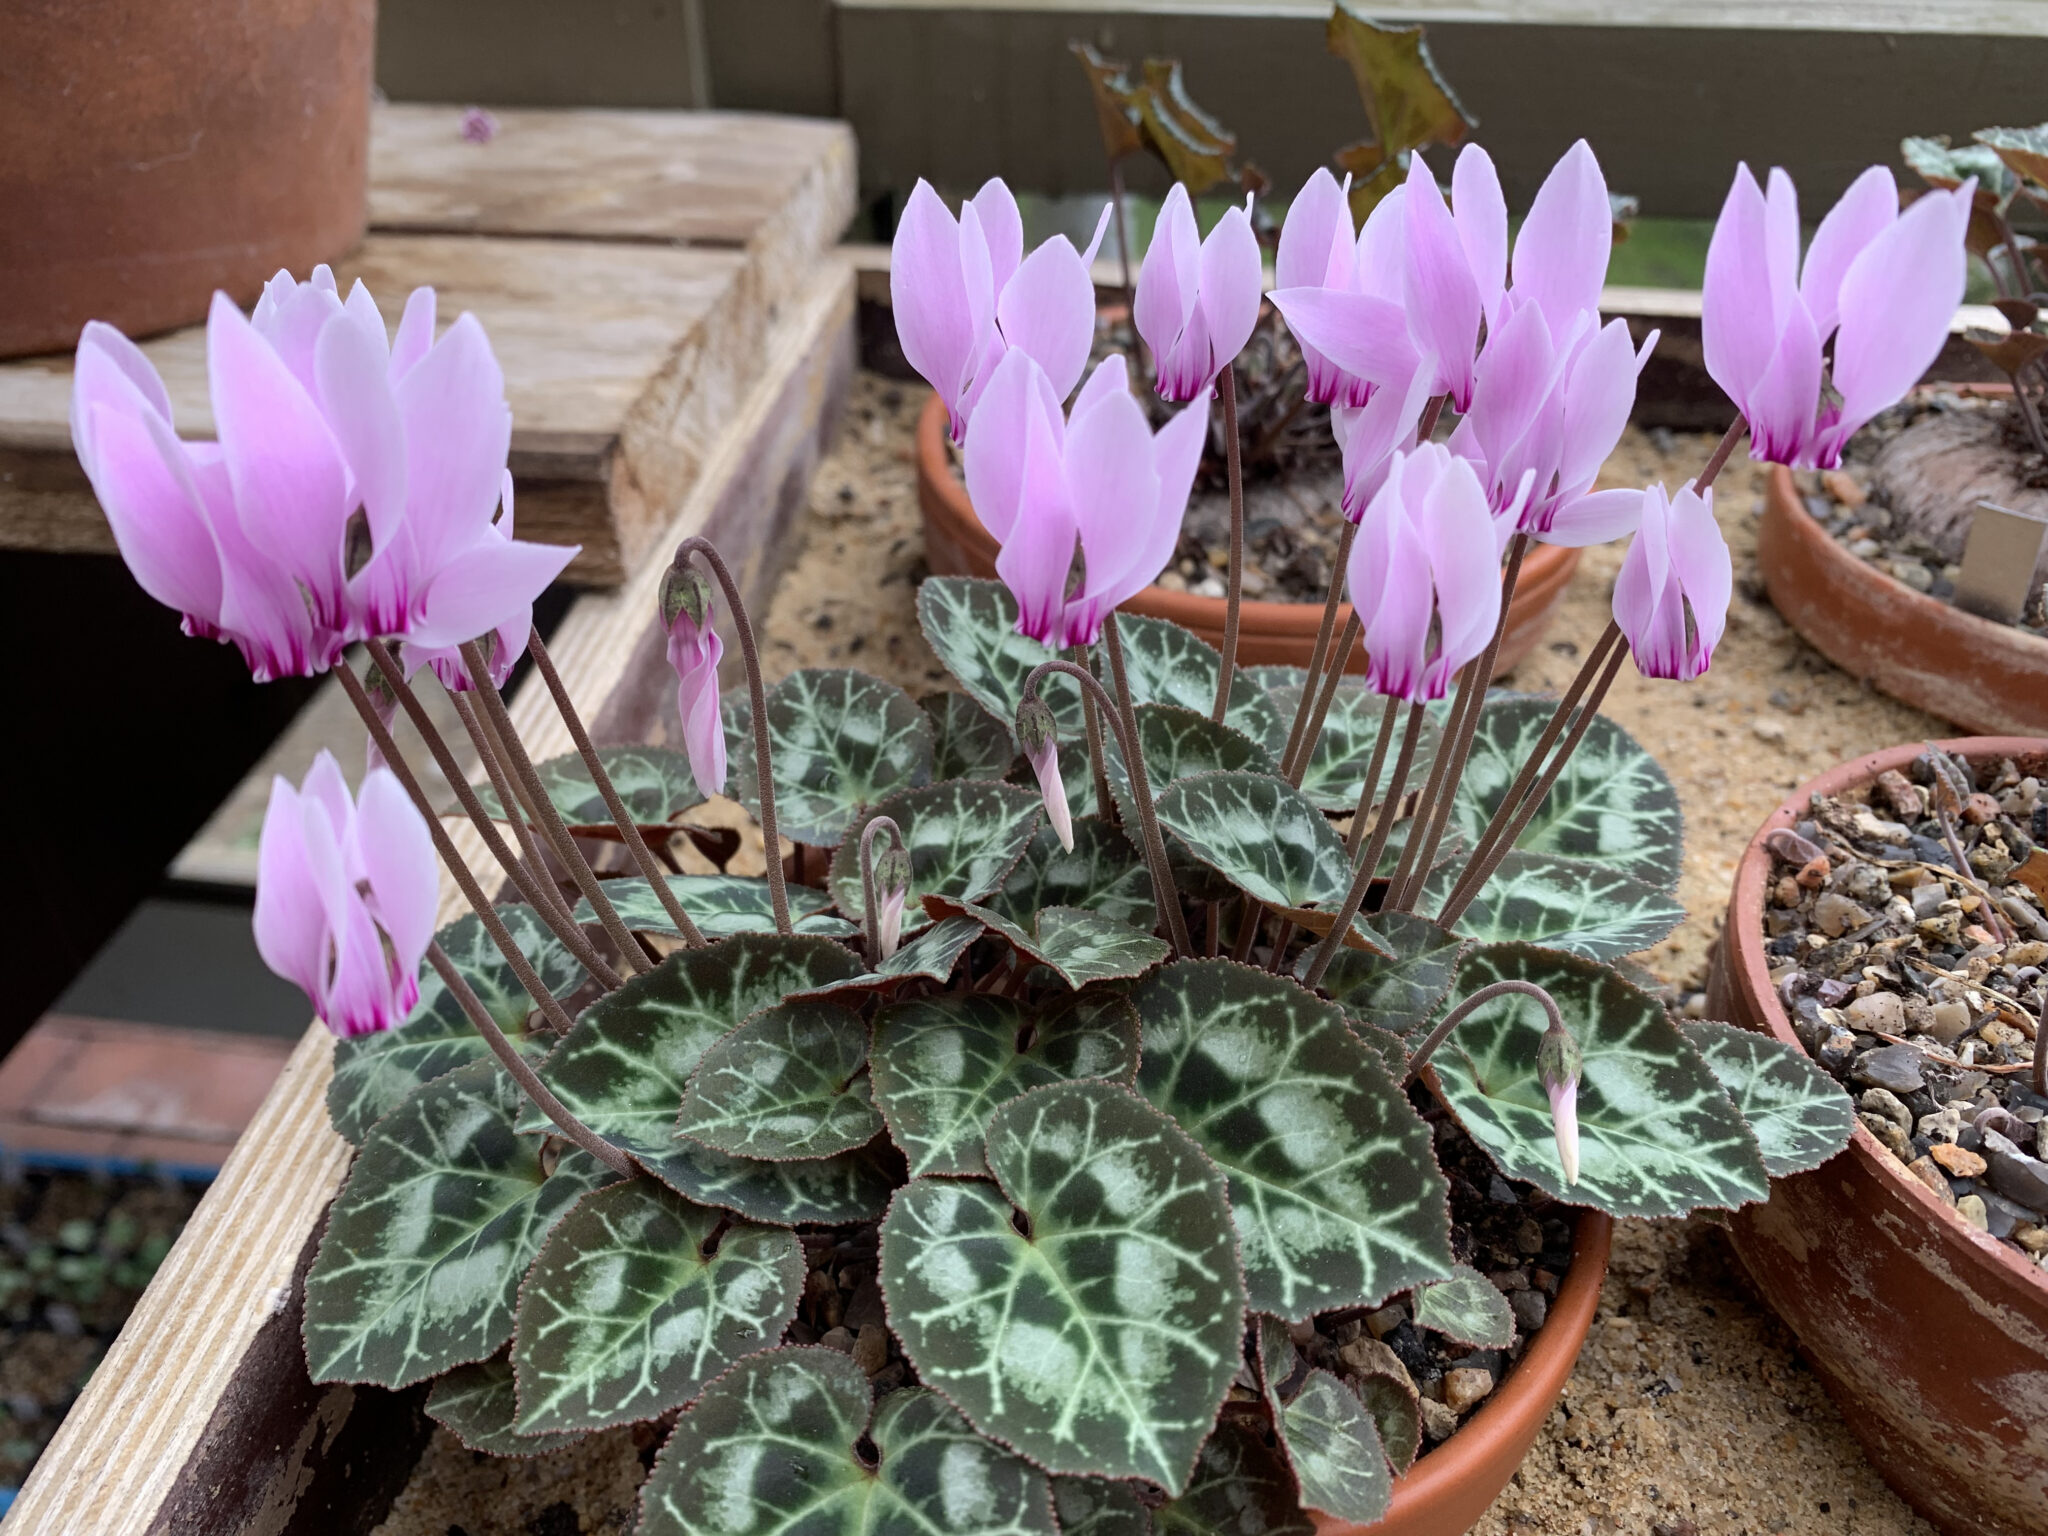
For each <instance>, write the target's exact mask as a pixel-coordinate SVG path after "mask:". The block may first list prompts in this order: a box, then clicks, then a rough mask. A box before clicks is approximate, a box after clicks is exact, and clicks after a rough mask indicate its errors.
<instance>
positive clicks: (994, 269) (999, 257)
mask: <svg viewBox="0 0 2048 1536" xmlns="http://www.w3.org/2000/svg"><path fill="white" fill-rule="evenodd" d="M969 202H970V205H971V206H972V207H973V209H974V221H975V223H977V224H978V225H980V226H981V238H982V242H983V244H984V245H985V246H986V248H987V250H988V275H989V288H990V291H991V292H994V293H1001V292H1002V291H1003V286H1004V284H1006V283H1008V282H1009V281H1010V279H1011V277H1012V276H1014V275H1015V273H1016V271H1017V267H1018V265H1019V263H1021V262H1022V261H1023V260H1024V216H1023V215H1022V214H1021V213H1019V212H1018V211H1017V199H1016V198H1015V197H1014V196H1012V195H1011V192H1010V188H1009V184H1008V183H1006V182H1005V181H1004V180H1003V179H1002V177H1000V176H991V177H990V178H989V179H988V180H987V181H985V182H983V183H982V184H981V190H980V191H979V192H977V193H975V194H974V196H973V197H972V198H971V199H969Z"/></svg>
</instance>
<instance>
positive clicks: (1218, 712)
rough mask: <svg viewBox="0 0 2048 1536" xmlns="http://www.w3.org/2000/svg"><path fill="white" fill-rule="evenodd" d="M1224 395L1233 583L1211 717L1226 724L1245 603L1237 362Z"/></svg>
mask: <svg viewBox="0 0 2048 1536" xmlns="http://www.w3.org/2000/svg"><path fill="white" fill-rule="evenodd" d="M1216 392H1217V394H1219V395H1220V396H1222V398H1223V462H1224V466H1225V469H1226V471H1227V472H1228V474H1229V476H1230V584H1229V595H1228V596H1227V597H1225V598H1224V601H1223V665H1222V666H1221V667H1220V668H1219V669H1218V670H1217V673H1216V707H1215V708H1214V709H1213V710H1211V711H1210V718H1211V719H1213V720H1214V721H1215V722H1216V723H1217V724H1218V725H1221V724H1222V723H1223V711H1224V709H1225V707H1226V706H1228V704H1229V703H1230V682H1231V679H1232V678H1233V677H1235V676H1236V675H1237V620H1238V610H1239V609H1240V608H1241V607H1243V606H1244V462H1243V457H1244V450H1243V448H1242V446H1241V445H1240V444H1239V442H1238V440H1237V365H1236V364H1235V363H1225V364H1224V365H1223V371H1222V372H1221V373H1219V374H1218V375H1217V376H1216Z"/></svg>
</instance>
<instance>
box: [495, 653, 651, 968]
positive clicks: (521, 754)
mask: <svg viewBox="0 0 2048 1536" xmlns="http://www.w3.org/2000/svg"><path fill="white" fill-rule="evenodd" d="M457 654H458V655H460V656H461V657H462V664H463V665H464V666H465V667H467V668H468V669H469V682H470V691H471V692H472V693H474V694H475V695H476V696H477V698H478V699H480V700H481V701H482V702H483V707H484V714H485V715H486V716H487V717H489V719H490V722H491V724H492V725H494V726H496V727H497V731H498V741H499V742H500V743H501V744H502V745H503V746H504V748H505V756H506V757H507V758H509V759H511V768H512V773H513V776H514V777H515V778H517V779H518V780H519V782H520V783H522V784H524V785H525V786H526V801H527V804H528V805H530V806H532V807H533V810H534V812H535V814H536V815H538V816H539V817H540V829H541V831H543V832H545V833H546V834H547V839H548V841H549V842H550V843H552V844H553V845H554V849H555V857H556V858H558V859H560V860H561V861H562V867H563V868H565V869H566V870H568V871H569V878H570V879H571V880H573V881H575V882H576V889H577V890H579V891H581V892H582V893H583V899H584V900H585V901H587V902H589V903H590V909H591V910H592V911H593V912H595V913H596V914H597V920H598V922H599V924H600V925H602V926H603V928H604V931H605V937H606V938H608V939H610V940H611V941H612V947H613V948H614V949H616V950H617V951H618V952H619V958H620V959H621V960H623V961H624V962H625V963H626V965H627V966H628V967H629V968H631V969H632V970H633V971H634V972H636V973H637V972H640V971H644V970H646V969H648V968H649V966H650V965H652V963H653V962H652V961H650V960H649V959H648V958H647V955H646V953H645V951H643V950H642V949H641V948H640V945H639V943H638V942H637V941H636V940H635V939H634V937H633V935H632V933H631V932H630V931H629V930H628V929H627V927H626V925H625V923H624V922H622V921H620V918H619V913H618V909H617V908H615V907H614V906H613V905H612V902H611V898H610V897H609V896H607V895H605V893H604V890H603V888H602V887H601V886H600V885H599V883H598V879H597V871H596V870H594V869H592V868H591V867H590V861H589V860H588V859H586V858H584V856H583V850H582V849H581V848H578V847H577V846H576V839H574V838H573V837H571V836H570V835H569V829H568V827H567V826H565V825H563V822H562V813H561V812H560V811H558V810H556V809H555V803H554V801H552V800H550V799H549V798H548V791H547V786H546V785H544V784H542V783H541V781H540V774H539V773H538V772H537V771H536V770H535V768H534V766H533V759H532V757H531V756H529V755H528V753H527V750H526V745H525V743H524V742H522V741H520V739H519V732H518V730H517V728H515V727H514V726H513V724H512V712H511V711H510V710H508V709H507V708H506V707H505V700H504V696H503V695H501V694H500V693H499V692H498V687H497V684H495V683H493V682H492V681H491V671H490V663H489V662H488V661H487V660H486V659H485V657H484V652H483V647H482V646H480V645H478V644H477V643H476V642H475V641H474V640H466V641H464V642H463V643H462V645H461V646H459V647H458V648H457Z"/></svg>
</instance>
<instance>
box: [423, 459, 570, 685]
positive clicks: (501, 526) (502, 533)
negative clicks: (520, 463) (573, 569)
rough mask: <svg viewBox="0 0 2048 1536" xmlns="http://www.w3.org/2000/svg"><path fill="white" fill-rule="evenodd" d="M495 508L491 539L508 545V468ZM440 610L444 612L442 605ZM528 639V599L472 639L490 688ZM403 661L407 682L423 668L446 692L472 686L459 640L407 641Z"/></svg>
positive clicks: (530, 632) (530, 624)
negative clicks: (438, 642)
mask: <svg viewBox="0 0 2048 1536" xmlns="http://www.w3.org/2000/svg"><path fill="white" fill-rule="evenodd" d="M498 506H499V511H498V520H497V521H496V522H495V523H493V524H491V536H493V537H495V538H499V539H502V540H504V541H505V542H506V543H508V544H509V543H511V542H512V471H511V470H509V469H508V470H506V471H505V478H504V480H503V482H502V485H501V488H500V490H499V492H498ZM522 547H524V548H546V547H547V546H545V545H527V546H522ZM571 553H574V551H571ZM443 611H444V612H445V611H446V604H445V603H444V605H443ZM532 636H533V599H532V598H528V599H527V600H526V601H525V602H524V603H522V604H521V605H520V606H519V607H518V608H516V609H512V610H510V611H508V612H507V613H506V614H505V617H504V618H502V619H500V620H499V621H498V624H497V627H496V628H494V629H489V630H486V631H485V632H484V633H483V634H481V635H478V636H477V637H476V639H477V641H478V643H479V644H480V645H482V646H483V651H484V660H485V661H486V662H488V663H489V672H490V679H491V686H492V687H493V688H503V687H504V686H505V681H506V679H507V678H509V677H511V675H512V669H513V668H514V667H516V666H518V665H519V658H520V657H522V656H524V655H525V654H526V644H527V641H528V640H529V639H531V638H532ZM403 659H404V662H405V675H406V677H407V679H408V680H409V679H410V678H411V677H412V675H413V674H414V673H415V672H417V671H419V669H420V668H421V667H426V668H428V669H429V670H430V671H432V672H433V674H434V676H435V677H436V678H438V679H439V680H440V683H441V686H442V687H443V688H446V689H447V690H448V691H449V692H450V693H468V692H469V691H471V690H472V689H473V688H475V686H476V684H475V682H474V681H472V680H471V678H470V675H469V665H468V663H466V662H465V661H464V660H463V659H462V650H461V642H460V641H457V642H456V643H455V644H453V645H421V644H418V643H417V642H414V641H410V640H409V641H407V642H406V644H405V646H404V650H403Z"/></svg>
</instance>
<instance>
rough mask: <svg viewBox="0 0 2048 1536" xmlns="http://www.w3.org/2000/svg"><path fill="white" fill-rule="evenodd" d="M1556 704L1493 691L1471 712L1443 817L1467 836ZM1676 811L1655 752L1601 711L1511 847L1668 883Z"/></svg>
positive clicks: (1681, 823) (1673, 867) (1676, 856)
mask: <svg viewBox="0 0 2048 1536" xmlns="http://www.w3.org/2000/svg"><path fill="white" fill-rule="evenodd" d="M1556 708H1557V702H1556V700H1554V699H1542V698H1532V697H1530V696H1529V695H1527V694H1506V695H1494V696H1492V697H1489V698H1488V699H1487V701H1486V707H1485V708H1484V709H1482V710H1481V711H1480V712H1479V723H1478V726H1477V728H1476V729H1475V731H1474V732H1473V736H1472V755H1471V757H1470V758H1468V759H1467V760H1466V763H1465V776H1464V777H1463V778H1462V779H1460V780H1459V781H1458V794H1457V798H1456V799H1455V800H1454V801H1453V803H1452V804H1453V813H1452V818H1451V825H1452V826H1453V827H1454V828H1456V829H1457V830H1458V831H1460V832H1462V833H1463V834H1464V835H1465V841H1466V842H1467V843H1468V844H1472V843H1477V842H1478V840H1479V833H1480V831H1481V829H1482V828H1484V827H1485V825H1486V823H1487V821H1488V819H1489V818H1490V817H1491V816H1492V815H1493V813H1494V810H1495V809H1496V808H1497V807H1498V806H1499V804H1500V802H1501V798H1502V796H1504V795H1505V794H1506V793H1507V791H1508V786H1509V785H1510V784H1512V783H1513V782H1514V779H1515V775H1516V774H1518V773H1520V772H1521V771H1522V765H1523V763H1525V762H1526V761H1528V757H1529V754H1530V753H1531V752H1532V751H1533V750H1535V747H1536V743H1537V739H1538V738H1539V737H1541V736H1542V734H1543V729H1544V727H1545V726H1547V725H1548V724H1549V723H1550V717H1551V715H1552V713H1553V712H1554V711H1555V710H1556ZM1684 844H1685V818H1684V814H1683V813H1682V812H1681V811H1680V809H1679V805H1678V791H1677V790H1676V789H1675V788H1673V787H1672V784H1671V780H1670V778H1669V776H1668V775H1666V774H1665V772H1664V770H1663V769H1662V768H1661V767H1660V766H1658V763H1657V760H1656V759H1655V758H1654V757H1652V756H1650V754H1649V753H1647V752H1645V751H1644V750H1643V749H1642V747H1641V746H1639V745H1638V744H1637V743H1636V740H1635V738H1634V737H1632V736H1630V735H1629V733H1628V732H1627V731H1625V730H1623V729H1622V728H1621V727H1620V726H1618V725H1616V724H1615V723H1614V722H1613V721H1612V720H1610V719H1608V718H1607V717H1606V716H1605V715H1595V716H1594V717H1593V721H1592V723H1591V724H1590V725H1589V726H1588V727H1587V729H1586V734H1585V736H1584V738H1583V739H1581V741H1580V742H1579V745H1578V748H1577V750H1575V751H1574V752H1573V753H1572V755H1571V756H1570V757H1569V758H1567V759H1566V760H1565V765H1564V769H1563V771H1562V772H1561V773H1559V775H1558V777H1557V782H1556V783H1554V784H1553V785H1551V787H1550V792H1549V793H1548V794H1546V795H1545V796H1544V797H1543V803H1542V804H1541V805H1540V806H1538V807H1537V809H1536V814H1535V815H1534V816H1533V817H1532V818H1531V819H1530V821H1529V825H1528V826H1527V827H1525V828H1523V829H1522V833H1521V835H1520V836H1519V837H1517V838H1516V839H1515V846H1516V847H1517V848H1520V849H1523V850H1524V851H1526V852H1529V853H1554V854H1561V855H1563V856H1564V857H1566V858H1571V859H1583V860H1585V861H1587V862H1589V863H1593V864H1598V865H1601V866H1603V867H1605V868H1607V869H1614V870H1619V871H1621V872H1622V873H1623V874H1627V875H1632V876H1634V877H1635V878H1636V879H1638V880H1640V881H1642V882H1643V883H1644V884H1646V885H1650V886H1654V887H1656V888H1657V889H1659V890H1664V891H1669V890H1671V889H1673V888H1675V887H1676V886H1677V884H1678V871H1679V864H1680V862H1681V860H1682V858H1683V855H1684Z"/></svg>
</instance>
